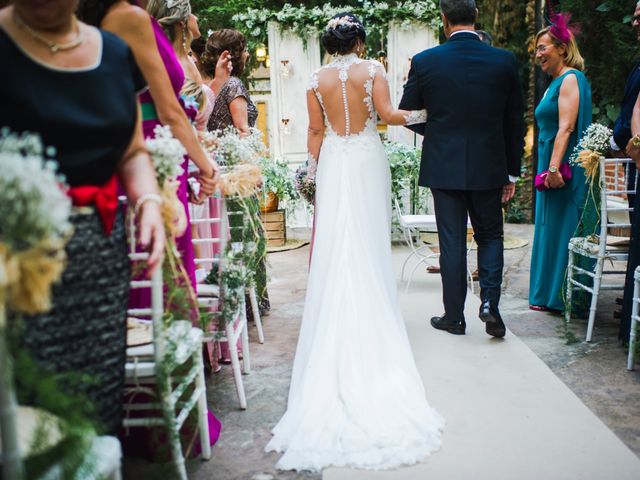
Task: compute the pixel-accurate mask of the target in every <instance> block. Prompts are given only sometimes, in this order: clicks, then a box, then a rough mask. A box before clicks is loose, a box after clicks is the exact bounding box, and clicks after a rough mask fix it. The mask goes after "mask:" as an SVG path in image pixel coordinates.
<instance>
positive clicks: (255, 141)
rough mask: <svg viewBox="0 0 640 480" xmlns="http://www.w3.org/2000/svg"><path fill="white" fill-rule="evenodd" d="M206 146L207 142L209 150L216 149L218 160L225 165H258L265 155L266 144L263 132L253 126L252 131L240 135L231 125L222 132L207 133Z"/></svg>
mask: <svg viewBox="0 0 640 480" xmlns="http://www.w3.org/2000/svg"><path fill="white" fill-rule="evenodd" d="M204 138H205V148H206V147H207V143H208V144H209V145H210V147H209V150H210V151H213V149H215V155H216V160H217V162H218V163H219V164H220V165H222V166H225V167H233V166H234V165H241V164H252V165H258V164H259V163H260V160H261V159H262V158H263V157H265V150H266V149H265V145H264V143H263V141H262V132H261V131H260V130H258V129H257V128H252V129H251V133H250V134H249V135H246V136H240V135H239V134H238V131H237V130H236V129H235V128H234V127H232V126H230V127H228V128H227V129H226V130H223V131H222V132H220V133H211V134H209V135H205V136H204Z"/></svg>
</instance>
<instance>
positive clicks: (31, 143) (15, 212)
mask: <svg viewBox="0 0 640 480" xmlns="http://www.w3.org/2000/svg"><path fill="white" fill-rule="evenodd" d="M54 153H55V151H54V150H53V149H47V150H46V151H45V149H44V148H43V146H42V143H41V141H40V137H39V136H37V135H35V134H29V133H24V134H22V135H16V134H13V133H10V132H9V130H8V129H7V128H3V129H2V130H1V131H0V171H2V175H0V297H4V300H5V301H7V302H8V304H9V306H10V307H12V308H13V309H15V310H16V311H20V312H25V313H30V314H34V313H38V312H43V311H46V310H48V309H49V307H50V288H51V284H52V283H53V282H54V281H55V280H57V279H58V278H59V277H60V274H61V273H62V270H63V268H64V261H65V253H64V246H65V244H66V242H67V240H68V239H69V237H70V235H71V232H72V227H71V223H70V222H69V216H70V214H71V201H70V199H69V198H68V197H67V195H66V194H65V187H64V183H63V182H64V179H63V177H62V176H60V175H57V174H56V163H55V162H54V161H52V160H47V157H51V156H52V155H53V154H54Z"/></svg>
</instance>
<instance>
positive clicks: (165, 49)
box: [129, 17, 221, 455]
mask: <svg viewBox="0 0 640 480" xmlns="http://www.w3.org/2000/svg"><path fill="white" fill-rule="evenodd" d="M151 25H152V26H153V32H154V34H155V37H156V43H157V45H158V51H159V53H160V56H161V57H162V61H163V62H164V65H165V67H166V69H167V73H168V74H169V78H170V80H171V86H172V87H173V91H174V93H175V94H176V97H178V99H179V100H180V104H181V105H182V107H183V108H184V110H185V113H186V114H187V117H189V119H190V120H192V121H193V120H194V119H195V117H196V115H197V110H196V109H195V108H193V107H189V106H186V105H185V103H184V102H183V101H182V99H181V98H180V90H181V89H182V85H183V83H184V78H185V77H184V71H183V70H182V65H180V61H179V60H178V58H177V57H176V54H175V52H174V51H173V47H172V46H171V42H170V41H169V39H168V38H167V36H166V35H165V33H164V31H163V30H162V27H161V26H160V24H159V23H158V22H157V21H156V20H155V19H154V18H153V17H151ZM140 103H141V107H142V129H143V132H144V137H145V138H153V137H154V132H153V129H154V128H155V127H156V125H161V122H160V120H159V119H158V115H157V112H156V109H155V105H154V104H153V98H151V94H150V93H149V91H148V90H147V91H145V92H144V93H142V94H141V95H140ZM188 163H189V159H188V157H186V156H185V158H184V162H183V164H182V169H183V171H184V173H183V174H182V175H181V176H180V177H178V180H179V181H180V186H179V187H178V192H177V193H178V198H179V199H180V202H182V204H183V206H184V210H185V215H186V216H187V221H188V222H190V217H189V208H188V196H187V178H188ZM176 246H177V247H178V250H179V251H180V254H181V258H182V263H183V265H184V268H185V270H186V272H187V274H188V275H189V280H190V281H191V285H192V286H193V288H194V289H195V286H196V278H195V262H194V250H193V243H192V241H191V228H189V227H187V229H186V230H185V233H184V234H183V235H182V236H181V237H179V238H177V239H176ZM150 303H151V298H150V294H149V291H148V290H147V289H132V290H131V296H130V302H129V304H130V306H131V307H133V308H138V307H143V308H144V307H148V306H149V305H150ZM208 413H209V415H208V416H209V440H210V443H211V445H213V444H214V443H215V442H216V441H217V440H218V438H219V436H220V430H221V424H220V421H219V420H218V419H217V418H216V417H215V416H214V415H213V414H212V413H211V412H208ZM137 440H140V437H137ZM145 443H146V442H145ZM199 452H200V445H199V437H196V440H195V445H194V449H193V453H194V455H197V454H199Z"/></svg>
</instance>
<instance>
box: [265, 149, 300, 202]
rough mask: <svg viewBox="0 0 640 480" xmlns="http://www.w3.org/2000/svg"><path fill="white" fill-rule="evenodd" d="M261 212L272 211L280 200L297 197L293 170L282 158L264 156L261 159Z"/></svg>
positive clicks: (287, 200)
mask: <svg viewBox="0 0 640 480" xmlns="http://www.w3.org/2000/svg"><path fill="white" fill-rule="evenodd" d="M262 179H263V184H262V191H263V196H262V201H261V204H260V209H261V210H262V211H263V212H274V211H276V210H277V209H278V205H279V203H280V202H295V201H296V200H298V199H299V195H298V192H297V190H296V186H295V181H294V178H293V172H292V171H291V170H290V169H289V165H288V164H287V162H286V161H285V160H284V159H282V158H265V159H263V161H262Z"/></svg>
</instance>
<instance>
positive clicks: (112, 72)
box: [0, 28, 144, 186]
mask: <svg viewBox="0 0 640 480" xmlns="http://www.w3.org/2000/svg"><path fill="white" fill-rule="evenodd" d="M100 33H101V36H102V53H101V54H99V55H98V63H97V64H96V65H95V66H90V67H85V68H78V69H62V68H56V67H52V66H48V65H46V64H44V63H42V62H40V61H39V60H38V59H35V58H33V57H31V56H30V55H29V54H27V53H26V52H25V51H23V50H22V49H21V48H20V47H19V46H18V45H16V43H15V42H14V41H13V39H12V38H10V37H9V36H8V35H7V33H6V32H5V31H4V30H3V29H1V28H0V58H1V59H2V64H3V65H4V66H5V67H6V68H4V69H3V72H2V74H1V76H0V127H4V126H8V127H9V128H10V130H11V131H13V132H23V131H29V132H35V133H38V134H40V136H41V137H42V141H43V144H44V145H45V146H52V147H55V149H56V155H55V159H56V160H57V161H58V163H59V165H60V167H59V171H60V173H62V174H64V176H65V177H66V180H67V183H68V184H69V185H70V186H78V185H102V184H103V183H105V182H106V181H107V180H109V179H110V178H111V177H112V176H113V174H114V173H115V171H116V168H117V165H118V162H120V160H121V159H122V156H123V154H124V152H125V151H126V149H127V147H128V145H129V143H130V141H131V138H132V136H133V132H134V127H135V121H136V92H137V91H139V90H140V89H141V88H143V87H144V79H143V77H142V76H141V75H140V72H139V70H138V67H137V65H136V63H135V60H134V58H133V55H132V54H131V51H130V50H129V47H128V46H127V45H126V44H125V43H124V42H123V41H122V40H120V39H119V38H118V37H116V36H115V35H113V34H111V33H108V32H103V31H100Z"/></svg>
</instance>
